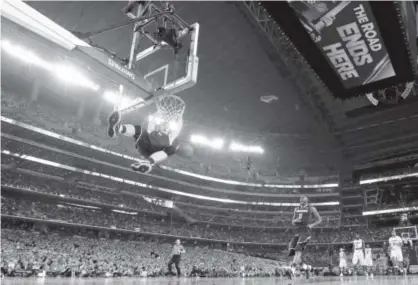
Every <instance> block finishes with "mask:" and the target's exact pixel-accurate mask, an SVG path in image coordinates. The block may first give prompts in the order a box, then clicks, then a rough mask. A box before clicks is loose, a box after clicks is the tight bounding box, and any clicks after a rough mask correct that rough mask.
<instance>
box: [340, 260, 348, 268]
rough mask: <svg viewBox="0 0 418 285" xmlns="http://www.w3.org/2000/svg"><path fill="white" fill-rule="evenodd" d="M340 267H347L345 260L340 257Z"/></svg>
mask: <svg viewBox="0 0 418 285" xmlns="http://www.w3.org/2000/svg"><path fill="white" fill-rule="evenodd" d="M339 267H340V268H346V267H347V260H345V259H340V265H339Z"/></svg>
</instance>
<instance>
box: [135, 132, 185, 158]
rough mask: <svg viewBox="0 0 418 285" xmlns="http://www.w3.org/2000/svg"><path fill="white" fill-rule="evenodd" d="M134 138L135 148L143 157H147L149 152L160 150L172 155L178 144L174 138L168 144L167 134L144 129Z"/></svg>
mask: <svg viewBox="0 0 418 285" xmlns="http://www.w3.org/2000/svg"><path fill="white" fill-rule="evenodd" d="M135 139H136V148H137V149H138V150H139V151H140V152H141V154H142V155H144V156H145V157H149V156H150V155H151V154H153V153H155V152H157V151H161V150H163V151H165V152H166V153H167V155H173V154H174V153H175V152H176V150H177V148H178V146H179V142H178V140H177V139H174V141H173V142H172V143H171V144H170V140H169V138H168V136H167V135H165V134H162V133H159V132H151V133H148V132H146V131H144V132H141V134H140V135H139V136H138V137H136V138H135Z"/></svg>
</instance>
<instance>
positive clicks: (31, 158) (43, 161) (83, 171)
mask: <svg viewBox="0 0 418 285" xmlns="http://www.w3.org/2000/svg"><path fill="white" fill-rule="evenodd" d="M1 153H2V154H5V155H9V156H13V157H16V158H20V159H24V160H28V161H32V162H35V163H40V164H44V165H48V166H52V167H55V168H60V169H64V170H68V171H73V172H78V173H81V174H85V175H91V176H94V177H100V178H103V179H108V180H112V181H116V182H119V183H124V184H128V185H133V186H138V187H142V188H147V189H153V190H158V191H161V192H165V193H170V194H173V195H178V196H187V197H190V198H195V199H201V200H209V201H215V202H221V203H230V204H242V205H266V206H277V207H282V206H298V205H299V203H275V202H271V203H270V202H248V201H242V200H234V199H223V198H216V197H212V196H204V195H197V194H192V193H186V192H182V191H178V190H173V189H169V188H165V187H157V186H153V185H148V184H145V183H140V182H137V181H133V180H130V179H123V178H120V177H115V176H111V175H107V174H103V173H99V172H96V171H90V170H87V169H81V168H78V167H74V166H68V165H65V164H62V163H57V162H52V161H49V160H46V159H42V158H38V157H34V156H32V155H28V154H23V153H14V152H10V151H9V150H5V149H2V150H1ZM312 205H314V206H336V205H339V202H338V201H332V202H324V203H312Z"/></svg>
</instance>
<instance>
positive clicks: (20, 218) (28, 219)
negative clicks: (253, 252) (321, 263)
mask: <svg viewBox="0 0 418 285" xmlns="http://www.w3.org/2000/svg"><path fill="white" fill-rule="evenodd" d="M1 220H2V221H3V220H5V221H6V220H18V221H25V222H33V223H40V224H45V225H59V226H64V227H65V226H67V227H73V228H83V229H91V230H99V231H110V232H115V233H121V234H134V235H138V236H141V235H142V236H148V237H160V238H169V239H172V240H175V239H181V240H187V241H197V242H199V241H200V242H211V243H220V244H225V245H227V244H228V243H229V244H236V245H257V246H278V247H288V245H289V244H288V243H260V242H240V241H229V240H216V239H206V238H199V237H187V236H180V235H169V234H160V233H152V232H141V231H133V230H125V229H118V228H110V227H109V228H108V227H101V226H94V225H85V224H76V223H69V222H65V221H57V220H48V219H35V218H31V217H23V216H14V215H3V214H2V215H1ZM366 242H367V243H369V244H371V245H382V244H383V242H385V241H383V240H376V241H366ZM329 245H343V246H351V245H352V242H332V243H315V242H312V243H309V244H308V246H309V247H311V246H329Z"/></svg>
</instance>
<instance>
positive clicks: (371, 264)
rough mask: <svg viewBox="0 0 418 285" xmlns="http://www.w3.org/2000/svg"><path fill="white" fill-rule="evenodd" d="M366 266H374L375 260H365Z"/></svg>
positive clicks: (369, 258)
mask: <svg viewBox="0 0 418 285" xmlns="http://www.w3.org/2000/svg"><path fill="white" fill-rule="evenodd" d="M364 266H368V267H372V266H373V260H372V258H371V257H368V258H365V259H364Z"/></svg>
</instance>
